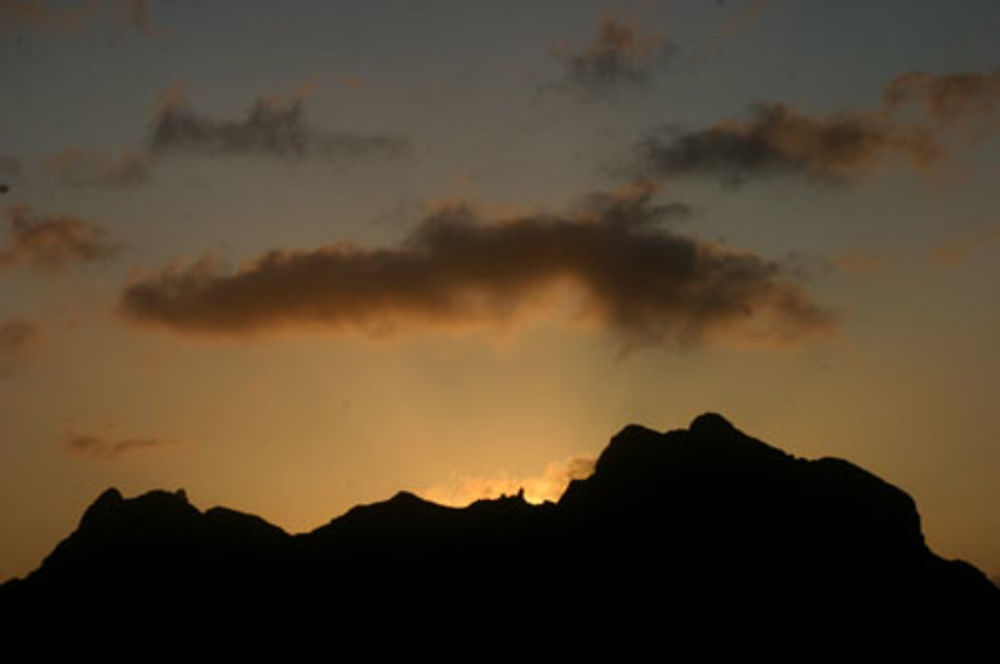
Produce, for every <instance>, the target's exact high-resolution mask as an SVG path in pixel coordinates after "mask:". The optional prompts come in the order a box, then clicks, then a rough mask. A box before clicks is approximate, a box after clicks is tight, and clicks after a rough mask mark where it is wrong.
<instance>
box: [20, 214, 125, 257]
mask: <svg viewBox="0 0 1000 664" xmlns="http://www.w3.org/2000/svg"><path fill="white" fill-rule="evenodd" d="M6 215H7V218H8V219H10V239H9V241H8V243H7V246H6V247H0V268H2V267H12V266H17V265H24V264H27V265H32V266H34V267H38V268H41V269H45V270H51V271H58V270H62V269H64V268H66V267H68V266H69V265H70V264H71V263H76V262H91V261H99V260H104V259H106V258H109V257H111V256H112V255H114V254H115V253H116V252H117V250H118V246H117V245H116V244H115V243H113V242H111V241H110V240H109V239H108V233H107V231H106V230H105V229H103V228H102V227H100V226H97V225H95V224H92V223H90V222H88V221H85V220H83V219H79V218H77V217H73V216H70V215H56V216H48V217H41V216H36V215H33V214H31V210H30V208H28V207H26V206H16V207H13V208H9V209H7V210H6Z"/></svg>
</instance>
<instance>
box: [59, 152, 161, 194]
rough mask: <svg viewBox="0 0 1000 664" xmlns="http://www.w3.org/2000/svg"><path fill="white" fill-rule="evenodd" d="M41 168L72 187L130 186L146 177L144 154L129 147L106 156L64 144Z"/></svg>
mask: <svg viewBox="0 0 1000 664" xmlns="http://www.w3.org/2000/svg"><path fill="white" fill-rule="evenodd" d="M43 167H44V168H45V170H47V171H48V172H50V173H52V174H53V175H54V176H55V177H56V178H57V179H58V180H59V181H60V182H61V183H63V184H67V185H72V186H119V185H132V184H138V183H140V182H145V181H146V180H148V179H149V176H150V172H149V171H150V167H149V163H148V160H147V159H146V157H144V156H143V155H141V154H139V153H137V152H133V151H131V150H125V151H122V152H121V153H120V154H118V155H108V154H104V153H102V152H98V151H96V150H80V149H78V148H74V147H68V148H66V149H65V150H61V151H60V152H57V153H56V154H54V155H52V156H50V157H49V158H47V159H46V160H45V161H44V162H43Z"/></svg>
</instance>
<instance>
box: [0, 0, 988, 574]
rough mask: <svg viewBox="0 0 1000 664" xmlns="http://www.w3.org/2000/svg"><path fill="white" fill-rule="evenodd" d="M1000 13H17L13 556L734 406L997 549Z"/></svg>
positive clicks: (532, 461) (11, 58) (447, 475)
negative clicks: (118, 507)
mask: <svg viewBox="0 0 1000 664" xmlns="http://www.w3.org/2000/svg"><path fill="white" fill-rule="evenodd" d="M998 31H1000V5H998V4H997V3H995V2H993V1H992V0H981V1H976V0H956V1H955V2H948V3H944V2H933V1H930V0H905V1H904V0H899V1H895V0H880V1H878V2H867V1H866V2H860V1H857V2H855V1H853V0H852V1H849V2H838V3H830V2H822V1H821V0H815V1H812V0H770V1H768V0H726V1H725V2H723V1H721V0H719V1H717V2H703V1H698V2H696V1H694V0H691V1H684V2H682V1H679V0H675V1H668V0H660V1H644V2H631V3H629V2H603V1H602V2H590V1H586V0H574V1H572V2H568V1H566V2H557V1H555V0H547V1H545V2H538V1H537V0H534V1H531V2H521V1H519V0H511V1H509V2H503V3H495V2H479V1H470V0H463V1H461V2H459V1H446V0H427V1H425V2H420V3H415V2H406V1H398V2H394V1H388V0H385V1H382V0H379V1H371V0H365V1H360V0H358V1H347V0H343V1H338V2H320V1H315V2H313V1H307V0H301V1H294V2H293V1H290V2H282V3H274V2H261V1H258V0H244V1H241V2H213V3H201V2H194V1H193V0H174V1H172V2H162V1H161V2H157V1H153V0H148V1H144V0H83V1H78V2H58V1H56V0H0V89H2V90H3V94H2V97H0V128H2V131H0V191H2V192H3V193H0V422H3V426H2V427H0V542H2V543H3V545H2V546H0V579H6V578H10V577H13V576H21V575H24V574H26V573H27V572H29V571H30V570H32V569H34V568H36V567H37V566H38V565H39V564H40V562H41V560H42V558H43V557H44V556H45V555H46V554H47V553H48V552H50V551H51V550H52V548H53V547H54V546H55V544H56V543H57V542H58V541H59V540H60V539H61V538H63V537H65V536H66V535H68V534H69V533H70V532H71V531H72V530H73V528H75V526H76V524H77V522H78V520H79V517H80V515H81V514H82V512H83V510H84V509H85V507H86V506H87V505H88V504H89V503H90V502H92V501H93V500H94V499H95V498H96V497H97V496H98V495H99V494H100V493H101V492H102V491H103V490H104V489H105V488H107V487H109V486H115V487H118V488H119V489H120V490H121V491H122V492H123V493H125V495H135V494H138V493H142V492H145V491H148V490H151V489H154V488H164V489H170V490H173V489H176V488H180V487H183V488H184V489H185V490H186V493H187V495H188V496H189V497H190V500H191V501H192V502H193V503H194V504H195V505H196V506H199V507H201V508H208V507H211V506H214V505H225V506H228V507H231V508H233V509H237V510H241V511H246V512H252V513H255V514H259V515H260V516H262V517H264V518H266V519H268V520H269V521H271V522H272V523H275V524H276V525H279V526H281V527H282V528H285V529H286V530H288V531H290V532H301V531H305V530H309V529H312V528H315V527H317V526H320V525H322V524H324V523H326V522H327V521H328V520H330V519H331V518H333V517H335V516H337V515H339V514H341V513H343V512H344V511H346V510H347V509H349V508H350V507H351V506H353V505H355V504H358V503H369V502H374V501H377V500H383V499H386V498H388V497H390V496H392V495H393V494H394V493H395V492H397V491H399V490H409V491H413V492H416V493H418V494H420V495H423V496H425V497H428V498H430V499H433V500H437V501H439V502H444V503H447V504H453V505H462V504H465V503H468V502H469V501H471V500H475V499H477V498H481V497H490V496H496V495H499V494H500V493H508V494H510V493H514V492H516V491H517V490H518V489H519V488H521V487H524V488H525V493H526V496H527V498H528V499H530V500H533V501H540V500H544V499H555V498H557V497H558V496H559V494H560V492H561V490H562V489H563V487H564V486H565V484H566V482H567V481H569V479H571V478H574V477H582V476H585V475H586V474H587V473H588V472H589V470H590V469H591V468H592V464H593V460H594V459H595V458H596V456H597V455H598V454H599V453H600V451H601V450H602V449H603V447H604V446H605V445H606V444H607V441H608V440H609V438H610V437H611V436H613V435H614V434H615V433H616V432H617V431H619V430H620V429H621V428H623V427H624V426H625V425H626V424H628V423H638V424H642V425H645V426H648V427H650V428H654V429H657V430H669V429H676V428H683V427H686V426H687V425H688V423H689V422H690V421H691V420H692V419H693V418H694V417H695V416H696V415H698V414H700V413H702V412H706V411H715V412H719V413H722V414H724V415H725V416H726V417H727V418H728V419H730V420H731V421H732V422H733V423H734V424H735V425H736V426H737V427H738V428H740V429H742V430H743V431H745V432H747V433H749V434H751V435H753V436H755V437H758V438H760V439H762V440H765V441H767V442H769V443H770V444H772V445H775V446H777V447H780V448H782V449H784V450H785V451H787V452H788V453H790V454H794V455H796V456H799V457H805V458H819V457H824V456H832V457H841V458H846V459H848V460H850V461H852V462H854V463H856V464H857V465H860V466H862V467H864V468H866V469H868V470H870V471H872V472H874V473H876V474H877V475H879V476H880V477H882V478H884V479H885V480H887V481H889V482H891V483H892V484H894V485H896V486H899V487H900V488H902V489H904V490H905V491H907V492H908V493H909V494H910V495H912V496H913V497H914V499H915V500H916V502H917V505H918V509H919V511H920V515H921V520H922V524H923V529H924V533H925V536H926V538H927V542H928V544H929V545H930V546H931V547H932V549H934V550H935V551H936V552H937V553H939V554H941V555H943V556H945V557H947V558H962V559H965V560H968V561H970V562H972V563H973V564H975V565H977V566H978V567H980V569H982V570H983V571H984V572H986V573H987V574H988V575H991V576H993V575H1000V510H997V509H996V506H997V505H998V504H1000V418H998V417H996V412H995V411H996V396H995V395H996V394H997V391H998V389H997V388H998V387H1000V385H998V383H1000V348H998V344H997V339H998V338H1000V289H997V287H996V284H997V283H1000V260H998V259H1000V217H998V213H997V210H998V209H1000V188H998V187H997V186H996V184H997V182H998V178H1000V136H998V135H1000V41H998V40H997V39H996V34H998Z"/></svg>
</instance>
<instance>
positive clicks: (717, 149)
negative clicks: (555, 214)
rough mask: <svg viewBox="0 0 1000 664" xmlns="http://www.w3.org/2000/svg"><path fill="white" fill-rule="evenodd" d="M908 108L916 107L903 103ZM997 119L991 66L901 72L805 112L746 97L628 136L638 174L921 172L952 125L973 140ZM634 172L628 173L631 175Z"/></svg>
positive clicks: (850, 176) (939, 152) (939, 154)
mask: <svg viewBox="0 0 1000 664" xmlns="http://www.w3.org/2000/svg"><path fill="white" fill-rule="evenodd" d="M914 107H915V108H917V109H919V110H920V111H921V113H919V114H916V117H915V114H914V113H913V109H914ZM998 129H1000V70H997V71H994V72H992V73H975V72H972V73H958V74H947V75H940V76H935V75H932V74H928V73H926V72H908V73H906V74H902V75H900V76H897V77H896V78H894V79H892V80H891V81H890V82H889V83H888V84H887V85H886V86H885V88H884V89H883V92H882V103H881V105H880V106H879V107H877V108H875V109H873V110H862V111H857V110H853V111H852V110H848V111H842V112H839V113H834V114H829V115H821V114H808V113H805V112H802V111H799V110H796V109H794V108H792V107H791V106H788V105H787V104H783V103H769V104H760V105H756V106H752V107H751V109H750V117H749V119H747V120H741V119H730V120H727V121H724V122H720V123H718V124H716V125H714V126H711V127H708V128H704V129H698V130H693V131H679V130H677V129H669V130H666V131H661V132H657V133H655V134H653V135H651V136H648V137H646V138H645V139H643V140H642V141H640V142H639V144H638V145H637V146H636V165H635V168H634V169H633V170H634V171H636V172H638V173H639V174H641V175H643V176H646V177H654V178H676V177H699V176H701V177H711V178H718V179H720V180H721V181H722V182H723V183H726V184H730V185H732V184H740V183H742V182H744V181H746V180H749V179H751V178H762V177H772V176H790V175H797V176H807V177H808V178H810V179H811V180H814V181H820V182H856V181H859V180H862V179H864V178H866V177H869V176H871V175H872V174H874V173H876V172H878V171H880V170H883V169H887V168H890V167H899V166H908V167H910V168H912V169H914V170H917V171H920V172H924V171H927V170H929V169H931V168H933V167H936V166H938V165H940V164H942V163H944V162H945V161H946V160H947V159H948V157H949V149H948V148H949V144H948V140H947V139H948V138H949V137H950V136H951V135H954V133H955V132H959V133H960V134H964V135H965V136H966V137H967V138H970V139H973V140H974V141H976V140H980V139H982V138H984V137H987V136H990V135H993V134H995V133H996V131H997V130H998ZM634 174H635V173H633V175H634Z"/></svg>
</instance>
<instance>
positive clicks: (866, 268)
mask: <svg viewBox="0 0 1000 664" xmlns="http://www.w3.org/2000/svg"><path fill="white" fill-rule="evenodd" d="M889 260H890V257H889V256H888V255H886V254H882V253H872V252H870V251H866V250H864V249H855V250H853V251H847V252H844V253H841V254H837V255H836V256H833V257H832V258H830V260H829V265H830V267H832V268H833V269H834V270H835V271H836V272H838V273H840V274H843V275H844V276H846V277H850V278H852V279H860V278H863V277H867V276H869V275H872V274H874V273H876V272H878V271H879V270H881V269H883V268H884V267H885V266H886V264H887V263H888V262H889Z"/></svg>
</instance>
